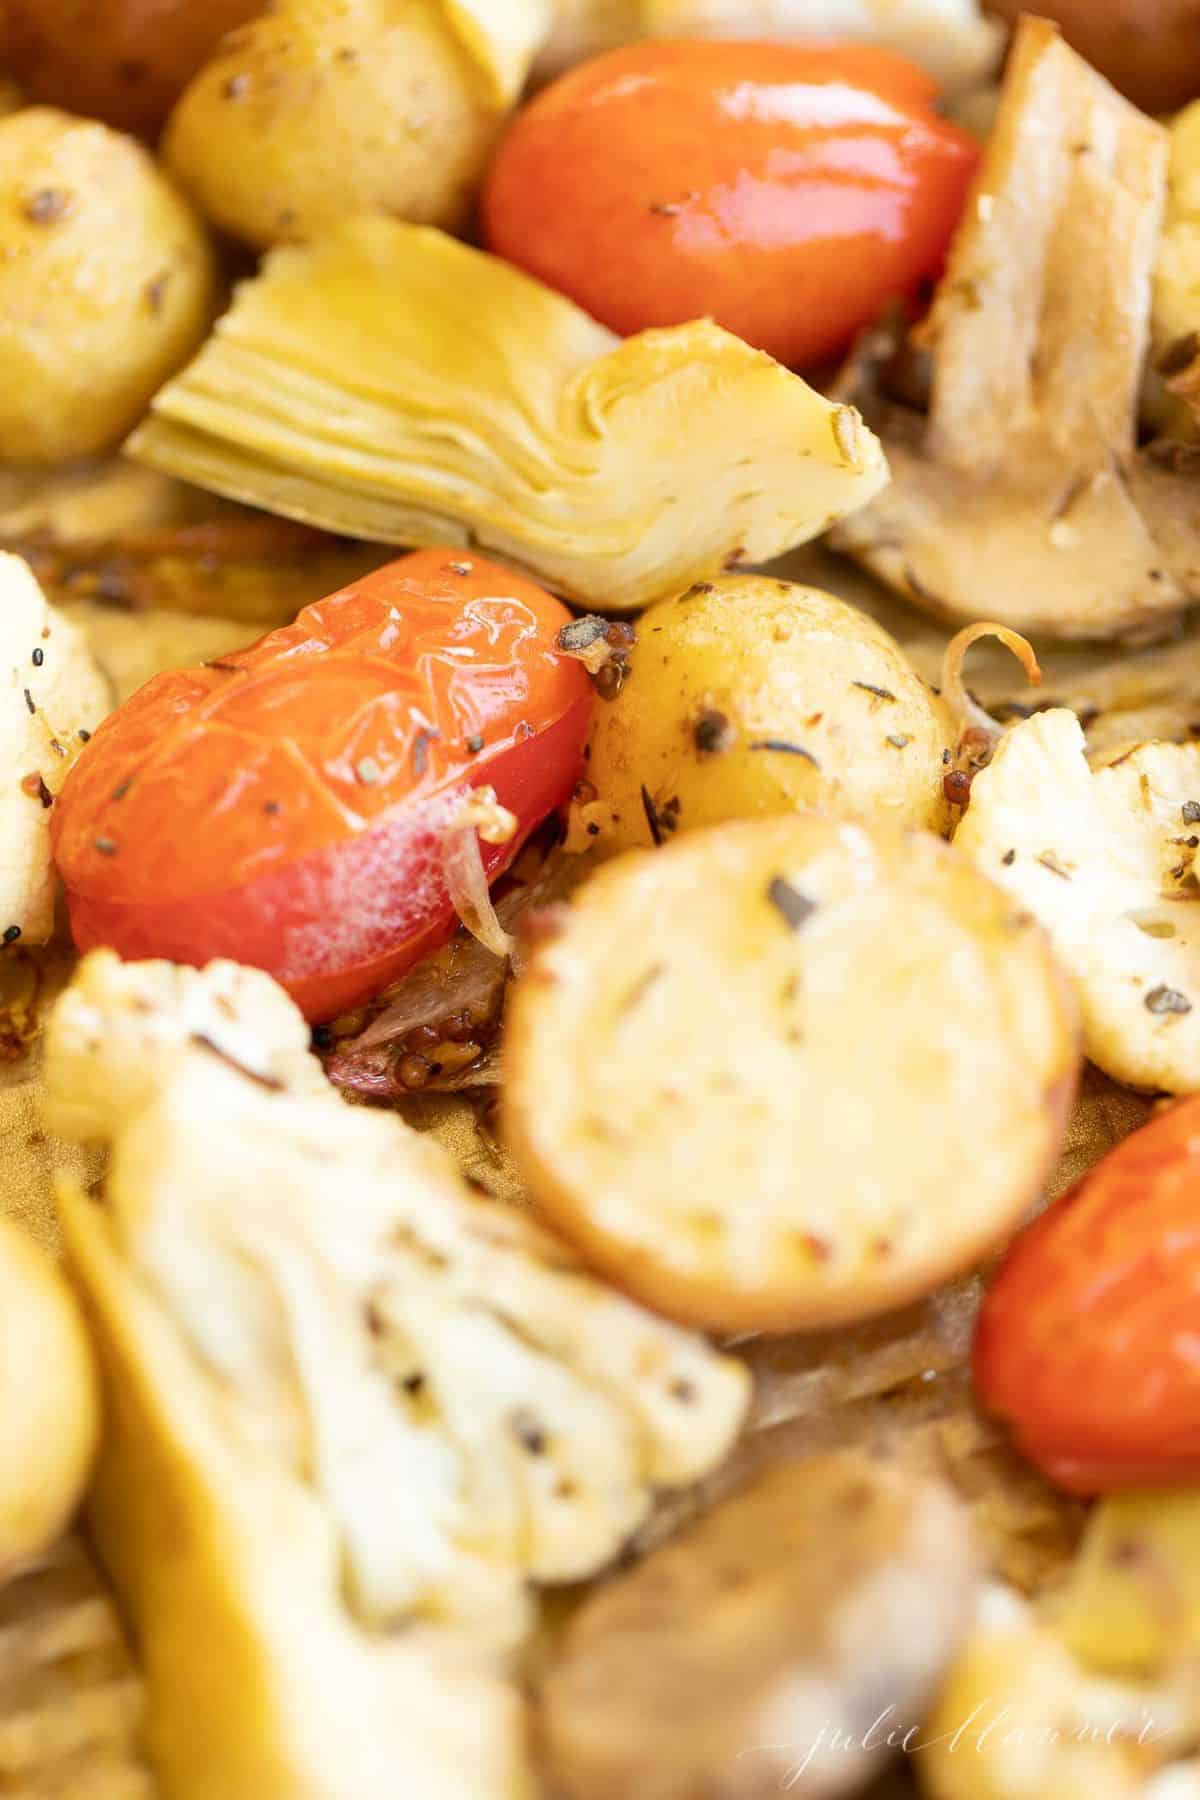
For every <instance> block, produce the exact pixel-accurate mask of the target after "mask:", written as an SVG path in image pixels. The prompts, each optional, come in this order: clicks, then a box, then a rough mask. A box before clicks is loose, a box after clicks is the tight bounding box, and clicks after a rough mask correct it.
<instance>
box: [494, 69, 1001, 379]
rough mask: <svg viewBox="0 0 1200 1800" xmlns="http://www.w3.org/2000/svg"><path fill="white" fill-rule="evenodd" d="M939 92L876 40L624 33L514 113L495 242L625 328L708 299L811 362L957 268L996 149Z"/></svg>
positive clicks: (677, 314) (775, 346)
mask: <svg viewBox="0 0 1200 1800" xmlns="http://www.w3.org/2000/svg"><path fill="white" fill-rule="evenodd" d="M934 91H935V90H934V86H933V83H932V82H931V81H930V80H929V78H928V76H926V75H925V73H924V72H923V71H922V70H920V69H918V68H917V67H916V66H915V65H914V64H912V63H910V62H908V61H907V60H906V59H905V58H904V57H901V56H897V55H895V54H893V53H892V52H890V51H886V50H881V49H873V48H870V47H867V46H864V45H858V44H835V43H810V44H782V43H745V42H742V43H701V42H681V43H642V44H635V45H631V46H629V47H627V48H624V49H620V50H614V51H612V52H610V53H609V54H607V55H605V56H599V57H596V58H595V59H594V60H593V61H591V62H587V63H584V64H581V65H580V66H579V67H578V68H577V69H574V70H572V71H571V72H570V73H569V74H567V75H564V76H563V77H562V78H561V79H560V80H558V81H556V82H554V83H552V84H551V86H549V87H548V88H546V89H545V90H544V91H543V92H542V93H541V94H539V95H538V96H537V97H536V99H534V100H533V101H532V102H531V103H530V105H529V106H527V107H526V108H525V109H524V111H523V112H521V113H520V114H519V115H518V117H517V118H516V120H515V122H514V123H513V125H512V126H511V127H510V129H509V131H508V134H507V136H506V137H505V138H504V140H503V142H502V143H501V145H500V149H499V151H498V152H497V154H496V157H495V159H494V161H493V163H492V167H491V171H490V173H489V176H488V180H487V185H486V188H485V191H484V200H483V221H484V230H485V233H486V237H487V242H488V246H489V248H490V249H492V250H494V251H496V252H497V253H498V254H499V255H501V256H504V257H507V258H508V259H509V261H510V262H514V263H516V264H518V265H519V266H520V267H521V268H523V269H525V270H527V271H528V272H529V273H530V274H532V275H536V276H538V277H539V278H540V279H541V280H542V281H544V282H546V283H548V284H549V286H551V287H554V288H558V289H559V290H560V291H561V292H562V293H564V294H568V295H569V296H570V297H571V299H572V300H575V301H576V302H577V303H578V304H579V305H580V306H582V307H584V308H585V309H586V310H587V311H588V312H590V313H592V314H593V315H594V317H596V318H597V319H600V320H602V321H603V323H604V324H606V325H609V326H611V328H612V329H613V330H614V331H619V332H622V333H625V334H628V333H631V332H635V331H640V330H642V329H643V328H644V327H646V326H650V325H678V324H681V323H683V322H684V321H685V320H689V319H695V318H698V317H701V316H703V315H706V314H707V315H709V316H711V317H712V318H714V319H716V321H717V323H718V324H720V325H724V326H726V327H727V329H728V330H730V331H734V332H737V333H738V335H739V336H741V337H743V338H745V339H746V341H747V342H748V343H751V344H754V345H756V346H757V347H758V348H760V349H763V350H768V351H770V353H771V355H772V356H774V357H777V358H778V359H779V361H781V362H785V363H788V364H790V365H791V366H793V367H799V368H803V367H807V366H810V365H812V364H814V363H817V362H821V361H823V360H825V359H827V358H830V357H833V356H837V355H839V354H840V353H841V352H842V351H844V350H845V349H846V348H847V347H848V346H849V344H850V342H851V340H852V339H853V338H854V337H855V335H856V334H857V333H858V332H859V331H860V330H861V329H862V328H863V327H864V326H866V325H869V324H870V323H871V322H872V321H873V320H875V319H876V318H878V316H879V314H880V313H881V312H882V311H883V310H884V309H885V307H886V305H887V303H888V302H889V300H892V299H895V298H897V297H904V296H911V295H913V294H915V293H916V292H917V290H918V289H919V287H920V286H921V284H922V283H923V282H925V281H927V280H930V279H932V278H934V277H936V276H937V274H938V273H939V271H940V269H941V266H942V262H943V259H944V257H945V253H946V247H947V245H948V243H949V241H950V237H951V235H952V233H953V231H954V227H955V225H956V223H957V221H958V218H959V215H960V213H961V212H962V209H963V205H964V203H965V200H966V197H967V191H968V189H969V187H970V183H971V179H972V176H973V175H974V173H975V169H976V166H977V164H978V161H979V147H978V145H977V143H976V142H975V140H974V139H973V138H971V137H970V136H968V134H967V133H966V132H964V131H961V130H960V129H959V128H958V127H957V126H955V125H952V124H950V123H949V122H948V121H947V120H945V119H941V118H939V117H938V116H937V114H936V113H935V112H934V111H933V109H932V100H933V96H934Z"/></svg>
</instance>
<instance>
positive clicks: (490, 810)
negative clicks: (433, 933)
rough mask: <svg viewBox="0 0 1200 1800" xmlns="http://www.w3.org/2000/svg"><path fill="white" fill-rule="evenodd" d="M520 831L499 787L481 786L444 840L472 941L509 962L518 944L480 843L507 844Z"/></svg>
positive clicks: (450, 885) (449, 876) (453, 896)
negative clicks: (501, 914) (495, 898)
mask: <svg viewBox="0 0 1200 1800" xmlns="http://www.w3.org/2000/svg"><path fill="white" fill-rule="evenodd" d="M516 829H517V820H516V816H515V814H513V813H511V812H509V810H508V808H507V807H506V806H501V805H500V802H499V801H498V800H497V798H496V790H495V788H491V787H479V788H475V789H474V790H473V792H472V793H471V794H469V795H468V796H467V797H466V798H465V799H464V800H463V801H462V804H461V805H460V806H459V807H458V808H457V810H456V811H455V813H454V815H453V817H452V818H451V819H450V821H449V823H448V824H447V826H446V831H445V835H444V837H443V839H442V872H443V874H444V875H445V877H446V887H447V889H448V890H449V894H450V902H451V904H452V906H453V907H454V910H455V912H456V913H457V914H458V916H459V918H460V919H461V920H462V922H463V924H464V925H465V926H466V928H467V930H468V931H469V932H470V933H471V936H472V937H474V938H478V940H479V942H480V943H481V944H483V945H484V946H485V947H486V948H487V949H488V950H490V951H492V953H493V954H494V955H496V956H502V957H505V958H506V959H507V960H509V961H513V959H514V957H515V952H516V940H515V939H514V938H513V937H512V936H511V935H510V934H509V933H508V932H507V931H505V929H504V927H503V925H501V923H500V920H499V919H498V918H497V916H496V909H495V907H494V906H493V905H492V896H491V893H490V891H489V889H488V881H487V875H486V873H485V872H484V867H483V857H482V855H481V854H480V849H479V840H480V838H482V839H483V841H484V843H485V844H505V843H507V842H508V840H509V839H510V838H511V837H512V836H513V835H514V833H515V832H516Z"/></svg>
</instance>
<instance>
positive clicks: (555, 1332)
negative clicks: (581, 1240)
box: [46, 957, 748, 1645]
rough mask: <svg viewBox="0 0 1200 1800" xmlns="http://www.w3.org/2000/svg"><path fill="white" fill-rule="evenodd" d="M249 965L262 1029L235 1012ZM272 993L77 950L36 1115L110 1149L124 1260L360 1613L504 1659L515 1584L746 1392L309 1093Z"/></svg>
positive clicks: (718, 1448)
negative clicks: (310, 1498)
mask: <svg viewBox="0 0 1200 1800" xmlns="http://www.w3.org/2000/svg"><path fill="white" fill-rule="evenodd" d="M235 973H238V974H240V975H241V978H242V987H243V994H242V998H245V997H246V996H247V995H248V996H249V998H250V1000H251V1001H252V1003H253V1015H252V1013H251V1009H250V1007H245V1008H243V1009H241V1010H240V1011H239V1010H238V1008H237V1006H236V1001H235V1003H234V1004H233V1005H232V1008H231V1010H232V1011H233V1012H234V1014H235V1016H234V1017H231V1018H225V1017H223V1016H222V1011H223V1009H222V1007H221V1005H220V1002H221V1001H222V1000H224V999H229V998H230V996H231V993H232V990H233V988H234V986H235V983H234V981H233V976H234V974H235ZM271 988H272V984H271V983H270V982H269V981H268V980H267V978H266V977H263V976H251V975H250V973H249V972H246V971H240V972H234V971H230V970H229V969H228V967H227V966H221V965H216V966H215V967H214V968H213V969H210V970H208V971H205V972H204V973H203V974H197V973H196V972H194V971H170V972H169V976H168V975H166V974H164V971H163V966H162V965H149V966H138V965H131V966H122V965H120V964H119V963H117V962H116V959H115V958H112V957H106V958H103V959H100V958H96V957H93V958H89V959H88V960H87V962H85V964H84V965H83V968H82V970H81V972H80V976H79V978H78V982H77V984H76V986H75V987H74V988H72V989H71V990H69V991H68V993H67V994H66V995H65V996H64V998H63V999H62V1000H61V1001H60V1002H59V1006H58V1009H57V1011H56V1014H55V1016H54V1018H53V1019H52V1022H51V1026H50V1030H49V1033H48V1037H47V1059H46V1061H47V1084H48V1089H49V1095H50V1103H49V1104H50V1111H49V1118H50V1120H51V1121H52V1123H53V1124H54V1127H55V1129H57V1130H58V1131H59V1132H60V1133H61V1132H67V1133H73V1134H75V1135H78V1134H79V1133H80V1132H83V1133H84V1134H85V1135H87V1136H89V1137H93V1136H95V1135H96V1134H97V1132H102V1133H104V1135H106V1136H108V1137H109V1138H110V1139H111V1141H112V1155H111V1161H110V1166H109V1172H108V1178H107V1183H106V1189H105V1197H106V1201H107V1213H108V1233H109V1236H110V1239H111V1243H112V1246H113V1248H114V1249H115V1250H116V1251H117V1253H118V1254H119V1255H120V1257H121V1258H122V1259H124V1261H125V1263H126V1264H127V1266H128V1268H129V1269H130V1270H131V1271H132V1272H133V1273H134V1274H135V1275H136V1277H137V1279H138V1281H139V1283H140V1285H141V1286H142V1287H143V1289H144V1291H145V1293H146V1294H147V1296H148V1297H149V1298H151V1299H152V1301H153V1304H154V1307H155V1309H156V1311H159V1312H161V1314H162V1315H164V1316H165V1317H166V1318H168V1319H169V1320H170V1321H171V1324H172V1326H173V1328H174V1330H175V1331H176V1332H177V1333H178V1334H179V1336H180V1337H181V1339H182V1340H183V1341H185V1342H186V1344H187V1347H188V1351H189V1355H190V1358H191V1359H192V1360H193V1361H194V1363H195V1365H196V1366H197V1367H198V1368H199V1369H202V1370H203V1371H204V1373H205V1377H206V1387H207V1389H208V1405H209V1407H210V1408H211V1410H212V1413H213V1416H214V1418H216V1419H217V1420H218V1422H219V1428H220V1431H221V1434H222V1436H223V1437H224V1438H225V1439H226V1440H227V1441H230V1442H235V1443H237V1444H238V1445H239V1446H241V1453H242V1454H244V1455H246V1456H251V1457H253V1456H262V1457H266V1458H268V1459H269V1460H270V1461H271V1462H272V1463H273V1464H276V1465H278V1466H281V1467H283V1468H285V1469H286V1470H287V1471H288V1472H289V1473H290V1475H291V1476H292V1478H293V1480H295V1481H296V1482H299V1483H303V1484H305V1485H306V1486H308V1487H309V1488H310V1489H311V1490H312V1491H313V1492H314V1493H315V1494H316V1495H317V1496H318V1497H319V1500H320V1504H321V1506H322V1508H323V1509H324V1511H325V1513H326V1516H327V1518H328V1519H329V1521H330V1523H331V1525H332V1528H333V1529H334V1531H335V1532H336V1535H337V1539H338V1542H339V1544H340V1546H341V1555H342V1559H343V1565H344V1570H345V1581H346V1588H347V1592H348V1595H349V1597H350V1600H351V1604H352V1608H353V1610H354V1612H355V1615H356V1616H357V1617H358V1618H359V1619H360V1620H361V1621H363V1622H364V1623H366V1624H368V1625H369V1626H371V1627H372V1628H386V1627H391V1626H395V1625H397V1624H399V1623H401V1622H402V1621H409V1620H412V1619H414V1618H418V1619H424V1620H427V1621H432V1622H437V1623H439V1624H447V1625H451V1626H454V1627H460V1628H463V1629H464V1630H465V1631H466V1632H467V1633H468V1634H469V1636H470V1637H471V1638H472V1639H473V1640H474V1641H476V1642H487V1643H490V1644H494V1645H504V1644H511V1643H513V1642H515V1641H516V1640H518V1639H519V1638H520V1636H521V1635H522V1633H523V1632H524V1630H525V1628H526V1626H527V1624H528V1623H529V1599H528V1584H529V1583H530V1582H531V1581H532V1582H543V1581H571V1580H576V1579H579V1578H580V1577H582V1576H585V1575H587V1574H590V1573H592V1572H593V1571H595V1570H596V1569H598V1568H600V1567H601V1566H603V1565H604V1564H605V1563H607V1562H608V1561H610V1560H611V1558H612V1557H613V1556H614V1555H615V1554H616V1552H617V1551H618V1550H619V1549H620V1547H621V1546H622V1544H623V1543H624V1542H625V1541H626V1539H627V1538H628V1537H629V1536H630V1534H631V1533H632V1532H633V1531H634V1530H635V1529H636V1528H637V1527H638V1526H639V1525H640V1524H641V1523H642V1521H643V1520H644V1519H645V1518H646V1516H647V1514H648V1512H649V1511H650V1509H651V1506H652V1504H653V1499H654V1494H655V1490H656V1489H657V1488H659V1487H669V1486H674V1485H681V1484H684V1483H688V1482H691V1481H693V1480H695V1479H697V1478H698V1477H700V1476H701V1475H703V1474H705V1473H706V1472H707V1471H708V1470H710V1469H711V1468H712V1467H713V1466H714V1464H715V1463H716V1462H717V1461H719V1460H720V1458H721V1457H722V1456H723V1455H724V1453H725V1452H726V1450H727V1449H728V1448H729V1446H730V1444H731V1442H732V1440H733V1438H734V1436H735V1435H736V1433H737V1431H738V1428H739V1425H740V1422H741V1419H742V1415H743V1412H744V1409H745V1405H746V1400H747V1388H748V1377H747V1375H746V1372H745V1370H744V1369H743V1368H742V1366H741V1365H740V1364H738V1363H736V1362H733V1361H732V1360H730V1359H727V1358H723V1357H720V1356H718V1355H717V1354H716V1353H715V1352H713V1351H712V1350H711V1349H710V1348H709V1346H708V1345H707V1344H706V1343H705V1341H704V1340H703V1339H702V1338H700V1337H698V1336H696V1335H694V1334H692V1333H690V1332H687V1331H683V1330H680V1329H678V1328H677V1327H675V1326H672V1325H669V1324H667V1323H666V1322H665V1321H663V1320H661V1319H659V1318H657V1317H655V1316H654V1315H652V1314H650V1313H647V1312H645V1311H644V1310H642V1309H641V1308H640V1307H638V1306H636V1305H634V1304H633V1303H632V1302H630V1301H628V1300H626V1299H624V1298H623V1297H621V1296H620V1295H618V1294H616V1293H614V1292H613V1291H612V1290H611V1289H609V1288H608V1287H606V1286H605V1285H604V1284H603V1283H602V1282H600V1281H598V1280H596V1279H595V1278H594V1277H592V1276H590V1275H589V1274H587V1273H585V1272H584V1271H583V1270H582V1269H581V1268H580V1267H579V1265H578V1264H577V1263H576V1262H575V1260H574V1258H573V1257H572V1255H571V1254H570V1253H569V1252H568V1251H567V1250H566V1249H565V1248H564V1247H563V1246H562V1245H560V1244H559V1243H558V1242H557V1241H556V1240H554V1239H552V1238H550V1237H549V1236H547V1235H545V1234H544V1233H542V1232H541V1231H539V1230H538V1229H536V1228H535V1227H534V1226H533V1225H532V1224H531V1223H530V1222H529V1221H528V1220H527V1219H526V1218H525V1217H524V1216H523V1215H521V1214H519V1213H516V1212H514V1211H511V1210H509V1209H507V1208H505V1207H502V1206H499V1205H497V1204H496V1203H494V1202H490V1201H484V1200H481V1199H478V1198H477V1197H476V1196H475V1195H473V1194H472V1193H471V1192H470V1190H469V1189H468V1188H467V1187H466V1185H465V1183H464V1182H463V1181H462V1179H461V1178H460V1176H459V1174H458V1172H457V1170H456V1169H455V1167H454V1165H453V1164H452V1163H451V1162H450V1160H449V1159H448V1158H447V1157H446V1156H445V1154H444V1152H442V1151H441V1150H440V1149H439V1148H438V1147H437V1146H435V1145H433V1144H431V1143H430V1142H428V1141H427V1140H425V1139H423V1138H422V1137H420V1136H419V1135H418V1134H416V1133H414V1132H412V1131H410V1130H409V1129H408V1128H407V1127H406V1126H405V1125H404V1124H402V1123H401V1122H400V1121H399V1120H398V1119H396V1118H395V1117H394V1116H392V1115H389V1114H384V1113H374V1112H369V1111H366V1110H364V1109H360V1108H354V1107H350V1106H347V1105H345V1104H344V1103H343V1102H342V1101H341V1099H340V1097H339V1096H338V1095H337V1094H336V1093H335V1091H334V1090H333V1089H332V1088H330V1087H328V1086H327V1085H326V1084H324V1082H323V1080H322V1081H320V1082H314V1081H313V1079H312V1077H311V1072H310V1069H309V1067H308V1063H307V1059H305V1058H304V1057H303V1056H302V1055H298V1045H297V1027H296V1020H297V1019H298V1015H296V1014H295V1012H294V1009H293V1008H292V1007H291V1005H290V1002H288V1001H286V1000H284V999H283V997H282V996H281V995H278V994H277V992H276V993H275V995H274V998H273V1004H270V1005H268V1004H267V1001H268V999H271V998H272V997H271V996H270V995H268V993H267V990H269V989H271ZM198 1022H201V1023H204V1029H203V1030H202V1031H198V1030H197V1023H198ZM205 1022H207V1023H205ZM222 1032H225V1033H226V1035H225V1036H221V1035H220V1034H221V1033H222ZM210 1039H211V1040H212V1042H215V1043H216V1044H217V1046H218V1048H217V1053H216V1054H214V1052H213V1048H212V1042H210ZM255 1040H256V1041H255ZM130 1046H132V1053H131V1050H130V1048H129V1047H130ZM139 1046H140V1047H139ZM230 1046H233V1048H232V1049H231V1048H230ZM147 1052H149V1054H147ZM127 1056H128V1057H129V1064H128V1068H129V1073H128V1075H127V1076H125V1075H122V1072H121V1070H122V1066H123V1062H124V1058H125V1057H127ZM89 1058H90V1059H91V1061H90V1066H89ZM79 1094H82V1095H83V1096H84V1101H83V1104H82V1105H80V1104H79V1102H78V1100H77V1098H76V1096H78V1095H79ZM106 1105H107V1107H108V1125H107V1130H105V1107H106ZM84 1275H85V1282H86V1279H87V1275H86V1270H85V1272H84Z"/></svg>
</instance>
